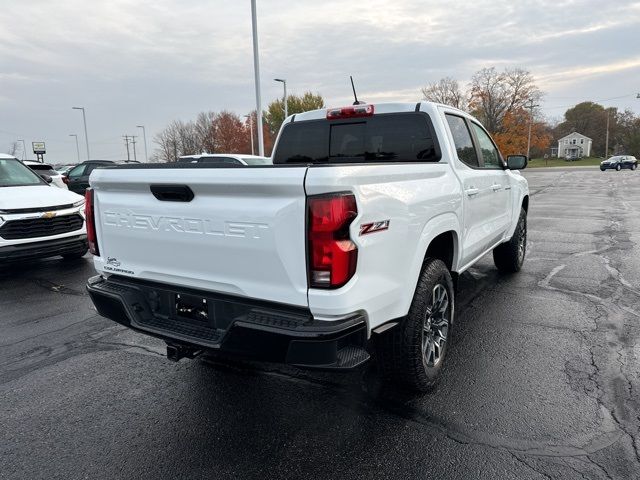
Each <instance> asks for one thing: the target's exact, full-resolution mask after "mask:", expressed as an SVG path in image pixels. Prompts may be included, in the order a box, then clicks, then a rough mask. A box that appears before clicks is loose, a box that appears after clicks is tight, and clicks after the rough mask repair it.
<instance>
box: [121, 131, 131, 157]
mask: <svg viewBox="0 0 640 480" xmlns="http://www.w3.org/2000/svg"><path fill="white" fill-rule="evenodd" d="M122 137H123V138H124V144H125V145H126V146H127V161H129V160H131V157H130V156H129V135H123V136H122Z"/></svg>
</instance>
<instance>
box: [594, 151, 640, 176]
mask: <svg viewBox="0 0 640 480" xmlns="http://www.w3.org/2000/svg"><path fill="white" fill-rule="evenodd" d="M623 168H628V169H629V170H635V169H636V168H638V160H636V157H634V156H633V155H616V156H614V157H611V158H608V159H607V160H603V161H602V162H600V170H601V171H603V172H604V171H605V170H608V169H615V170H617V171H620V170H622V169H623Z"/></svg>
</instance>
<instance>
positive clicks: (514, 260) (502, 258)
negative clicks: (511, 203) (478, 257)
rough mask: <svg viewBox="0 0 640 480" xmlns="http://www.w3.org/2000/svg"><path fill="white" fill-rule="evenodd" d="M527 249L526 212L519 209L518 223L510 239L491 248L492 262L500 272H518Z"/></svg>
mask: <svg viewBox="0 0 640 480" xmlns="http://www.w3.org/2000/svg"><path fill="white" fill-rule="evenodd" d="M526 251H527V212H526V211H525V210H524V208H521V209H520V217H519V218H518V225H517V226H516V230H515V232H513V236H512V237H511V240H509V241H508V242H505V243H501V244H500V245H498V246H497V247H496V248H494V249H493V262H494V263H495V264H496V267H497V268H498V270H499V271H500V272H502V273H515V272H519V271H520V269H521V268H522V264H523V263H524V257H525V254H526Z"/></svg>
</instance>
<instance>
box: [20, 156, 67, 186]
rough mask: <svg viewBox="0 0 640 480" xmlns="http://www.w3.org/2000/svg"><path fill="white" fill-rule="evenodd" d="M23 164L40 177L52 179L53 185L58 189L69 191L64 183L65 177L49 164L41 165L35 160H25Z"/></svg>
mask: <svg viewBox="0 0 640 480" xmlns="http://www.w3.org/2000/svg"><path fill="white" fill-rule="evenodd" d="M22 163H24V164H25V165H26V166H27V167H29V168H30V169H31V170H33V171H34V172H36V173H37V174H38V175H40V176H44V178H45V180H46V179H47V177H49V178H51V184H52V185H55V186H56V187H58V188H64V189H65V190H66V189H67V184H66V183H64V179H63V176H62V175H61V174H60V173H59V172H57V171H56V170H55V169H54V168H53V167H52V166H51V165H49V164H48V163H40V162H36V161H34V160H23V161H22Z"/></svg>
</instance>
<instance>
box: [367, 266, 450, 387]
mask: <svg viewBox="0 0 640 480" xmlns="http://www.w3.org/2000/svg"><path fill="white" fill-rule="evenodd" d="M443 291H444V292H446V301H447V305H446V306H445V307H444V308H443V309H442V310H443V313H442V315H440V313H438V314H437V315H436V313H435V312H432V310H436V311H438V312H439V311H440V310H441V308H440V307H441V305H440V304H438V305H439V306H437V308H434V305H435V304H436V300H438V301H439V299H440V298H442V296H443V293H442V292H443ZM453 314H454V289H453V281H452V279H451V273H450V272H449V269H448V268H447V266H446V265H445V264H444V262H443V261H442V260H439V259H435V258H427V259H426V260H425V261H424V263H423V266H422V272H421V273H420V278H419V279H418V285H417V286H416V290H415V293H414V295H413V300H412V302H411V307H410V308H409V313H408V314H407V315H406V316H405V317H404V318H403V319H402V321H401V322H400V324H399V325H397V326H396V327H394V328H392V329H391V330H390V331H388V332H386V333H383V334H381V337H380V338H379V339H378V342H377V352H376V353H377V355H376V359H377V364H378V369H379V371H380V373H381V374H382V376H383V377H384V379H385V381H387V382H390V383H395V384H399V385H401V386H403V387H405V388H408V389H410V390H413V391H416V392H427V391H429V390H430V389H432V388H433V387H434V386H435V385H436V383H437V381H438V378H439V377H440V374H441V371H442V369H443V366H444V361H445V354H446V352H447V346H448V344H449V343H450V341H451V323H452V321H453ZM434 319H437V320H434ZM445 320H446V325H444V323H445ZM427 324H428V325H429V329H430V330H429V332H427V331H426V326H427ZM438 325H439V326H440V328H439V327H438ZM432 330H437V331H438V333H436V334H433V331H432ZM434 337H437V341H439V346H438V348H437V351H438V353H437V361H436V348H435V346H434V345H435V344H431V345H426V347H425V343H428V342H429V340H430V339H434ZM443 337H444V340H443ZM429 346H431V347H433V348H432V349H431V350H429V355H430V356H429V359H426V356H425V351H426V350H428V349H429Z"/></svg>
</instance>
